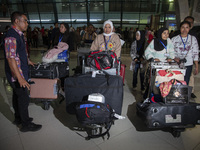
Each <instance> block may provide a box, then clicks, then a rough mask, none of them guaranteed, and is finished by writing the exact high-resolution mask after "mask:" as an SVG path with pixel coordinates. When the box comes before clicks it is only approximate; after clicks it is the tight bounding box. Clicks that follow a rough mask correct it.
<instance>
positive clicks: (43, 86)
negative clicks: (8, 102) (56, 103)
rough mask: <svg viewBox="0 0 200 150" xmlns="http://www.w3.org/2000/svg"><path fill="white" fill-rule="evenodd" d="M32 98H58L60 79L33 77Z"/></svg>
mask: <svg viewBox="0 0 200 150" xmlns="http://www.w3.org/2000/svg"><path fill="white" fill-rule="evenodd" d="M31 82H34V83H33V84H31V87H30V98H44V99H57V98H58V90H59V87H60V80H59V79H39V78H31Z"/></svg>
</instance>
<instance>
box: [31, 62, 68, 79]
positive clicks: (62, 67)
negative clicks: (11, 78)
mask: <svg viewBox="0 0 200 150" xmlns="http://www.w3.org/2000/svg"><path fill="white" fill-rule="evenodd" d="M68 75H69V64H68V62H59V63H57V62H55V63H50V64H37V65H35V66H34V67H33V66H29V77H30V78H47V79H55V78H62V77H66V76H68Z"/></svg>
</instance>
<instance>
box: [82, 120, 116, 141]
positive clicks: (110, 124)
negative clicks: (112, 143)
mask: <svg viewBox="0 0 200 150" xmlns="http://www.w3.org/2000/svg"><path fill="white" fill-rule="evenodd" d="M112 124H114V121H111V122H109V123H107V124H106V127H105V128H106V131H105V132H103V133H102V127H101V128H100V133H99V134H96V135H93V134H88V136H87V137H86V138H85V139H86V140H90V139H91V138H99V137H102V138H103V139H104V136H105V135H107V139H109V138H110V133H109V130H110V128H111V126H112Z"/></svg>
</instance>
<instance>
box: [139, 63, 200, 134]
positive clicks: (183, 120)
mask: <svg viewBox="0 0 200 150" xmlns="http://www.w3.org/2000/svg"><path fill="white" fill-rule="evenodd" d="M163 69H170V70H172V71H175V70H176V71H180V72H181V73H182V74H185V72H186V69H185V68H180V67H179V65H178V64H177V63H175V62H171V63H167V62H154V61H151V62H150V65H149V80H150V81H149V89H148V94H147V98H146V99H145V100H144V102H143V103H137V104H136V109H137V115H138V116H139V117H141V118H142V119H143V120H144V121H145V124H146V126H147V127H148V128H152V129H170V132H171V133H172V135H173V136H174V137H179V136H180V135H181V132H183V131H184V130H185V129H186V128H192V127H195V125H196V124H197V125H198V124H200V104H197V103H191V102H188V103H187V104H183V103H182V104H181V103H177V104H176V103H172V104H166V103H164V102H157V103H151V102H150V100H151V96H152V95H151V93H152V91H153V88H154V87H153V86H155V77H156V75H157V72H158V71H159V70H163ZM188 101H189V99H188ZM194 116H195V117H194ZM191 118H192V119H191Z"/></svg>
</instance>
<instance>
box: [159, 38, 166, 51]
mask: <svg viewBox="0 0 200 150" xmlns="http://www.w3.org/2000/svg"><path fill="white" fill-rule="evenodd" d="M160 43H161V44H162V45H163V46H164V48H165V49H166V53H167V47H166V46H165V44H164V43H163V42H162V41H161V40H160Z"/></svg>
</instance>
